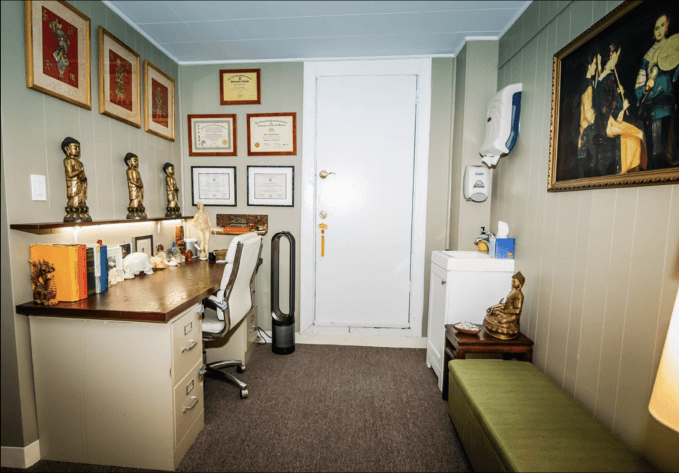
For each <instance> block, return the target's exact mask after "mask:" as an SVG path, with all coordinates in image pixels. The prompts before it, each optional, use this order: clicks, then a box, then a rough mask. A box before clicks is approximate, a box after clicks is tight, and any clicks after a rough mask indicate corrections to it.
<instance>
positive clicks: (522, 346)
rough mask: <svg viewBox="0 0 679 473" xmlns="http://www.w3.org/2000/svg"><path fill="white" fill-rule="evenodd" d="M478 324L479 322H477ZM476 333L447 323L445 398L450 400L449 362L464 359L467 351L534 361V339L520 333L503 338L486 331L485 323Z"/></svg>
mask: <svg viewBox="0 0 679 473" xmlns="http://www.w3.org/2000/svg"><path fill="white" fill-rule="evenodd" d="M477 325H478V324H477ZM480 327H481V331H480V332H479V333H477V334H476V335H470V334H467V333H460V332H458V331H457V330H455V329H454V328H453V325H452V324H449V325H446V348H445V355H444V363H443V391H442V396H443V399H444V400H446V401H447V400H448V376H450V375H449V372H448V362H449V361H450V360H453V359H458V360H461V359H464V358H466V356H467V353H489V354H501V355H502V358H503V359H505V360H509V359H511V358H513V357H516V358H517V359H520V360H523V361H528V362H529V363H532V362H533V340H531V339H530V338H528V337H526V336H525V335H524V334H522V333H519V336H518V337H516V338H513V339H511V340H501V339H499V338H495V337H493V336H492V335H489V334H488V333H486V329H485V327H484V326H483V325H481V326H480Z"/></svg>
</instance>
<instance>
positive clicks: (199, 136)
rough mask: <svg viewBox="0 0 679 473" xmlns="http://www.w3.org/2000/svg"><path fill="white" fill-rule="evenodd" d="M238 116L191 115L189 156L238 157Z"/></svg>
mask: <svg viewBox="0 0 679 473" xmlns="http://www.w3.org/2000/svg"><path fill="white" fill-rule="evenodd" d="M237 155H238V148H237V146H236V115H235V114H232V115H189V156H237Z"/></svg>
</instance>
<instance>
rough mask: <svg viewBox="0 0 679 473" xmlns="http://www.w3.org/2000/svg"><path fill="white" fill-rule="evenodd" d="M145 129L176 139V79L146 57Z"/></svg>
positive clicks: (168, 138)
mask: <svg viewBox="0 0 679 473" xmlns="http://www.w3.org/2000/svg"><path fill="white" fill-rule="evenodd" d="M144 130H145V131H148V132H149V133H153V134H154V135H158V136H160V137H162V138H165V139H167V140H170V141H174V80H173V79H172V77H170V76H168V75H167V74H165V73H164V72H162V71H161V70H160V69H158V68H157V67H156V66H154V65H153V64H151V63H150V62H148V61H147V60H146V59H144Z"/></svg>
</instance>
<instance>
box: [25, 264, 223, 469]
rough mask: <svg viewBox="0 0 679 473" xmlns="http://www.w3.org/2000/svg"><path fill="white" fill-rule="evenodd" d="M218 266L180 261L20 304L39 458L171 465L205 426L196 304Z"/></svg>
mask: <svg viewBox="0 0 679 473" xmlns="http://www.w3.org/2000/svg"><path fill="white" fill-rule="evenodd" d="M223 271H224V265H222V264H213V263H208V262H204V261H195V262H190V263H182V264H180V265H179V266H177V267H171V268H167V269H164V270H161V271H156V272H155V273H154V274H153V275H143V276H137V277H136V278H135V279H132V280H125V281H123V282H121V283H118V284H117V285H115V286H113V287H111V288H110V289H109V291H108V292H106V293H103V294H97V295H95V296H91V297H89V298H87V299H83V300H81V301H78V302H72V303H59V304H57V305H56V306H52V307H44V306H38V305H36V304H33V303H32V302H31V303H26V304H21V305H19V306H17V308H16V309H17V312H19V313H21V314H26V315H30V316H31V318H30V328H31V350H32V355H33V379H34V382H35V398H36V407H37V414H38V431H39V440H40V454H41V458H43V459H48V460H56V461H67V462H74V463H90V464H97V465H112V466H120V467H132V468H143V469H160V470H174V469H175V468H176V467H177V465H178V464H179V462H180V461H181V460H182V458H183V457H184V455H185V454H186V452H187V450H188V449H189V447H190V446H191V444H192V443H193V441H194V440H195V438H196V436H197V435H198V433H199V432H200V431H201V429H202V428H203V425H204V410H203V377H202V375H201V372H200V369H201V368H202V366H203V356H202V350H203V343H202V328H201V326H202V314H201V313H200V311H199V310H198V308H199V307H200V304H199V303H200V301H201V299H202V298H203V297H206V296H207V295H209V294H211V293H212V292H214V291H216V290H217V289H218V287H219V283H220V281H221V276H222V272H223ZM151 322H155V323H151Z"/></svg>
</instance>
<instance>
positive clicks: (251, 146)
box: [247, 112, 297, 156]
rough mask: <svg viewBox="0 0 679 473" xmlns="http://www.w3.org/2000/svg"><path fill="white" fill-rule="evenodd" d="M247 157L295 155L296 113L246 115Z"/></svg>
mask: <svg viewBox="0 0 679 473" xmlns="http://www.w3.org/2000/svg"><path fill="white" fill-rule="evenodd" d="M247 120H248V156H284V155H296V154H297V113H295V112H285V113H248V115H247Z"/></svg>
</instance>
